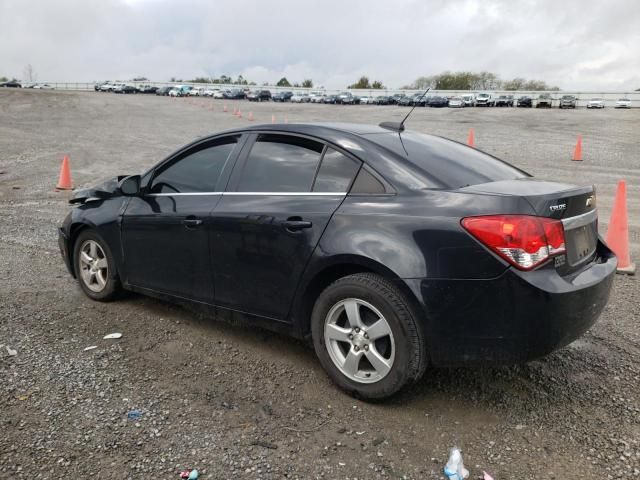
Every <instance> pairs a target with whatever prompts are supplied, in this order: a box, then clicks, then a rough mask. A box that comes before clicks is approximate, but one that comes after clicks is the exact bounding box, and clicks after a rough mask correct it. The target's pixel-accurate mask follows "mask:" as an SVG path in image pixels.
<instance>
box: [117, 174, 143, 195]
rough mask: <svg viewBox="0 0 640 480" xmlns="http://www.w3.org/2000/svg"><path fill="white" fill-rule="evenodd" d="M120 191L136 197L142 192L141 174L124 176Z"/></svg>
mask: <svg viewBox="0 0 640 480" xmlns="http://www.w3.org/2000/svg"><path fill="white" fill-rule="evenodd" d="M118 189H119V190H120V193H121V194H122V195H124V196H125V197H134V196H136V195H138V194H139V193H140V175H131V176H130V177H126V178H123V179H122V180H121V181H120V184H119V185H118Z"/></svg>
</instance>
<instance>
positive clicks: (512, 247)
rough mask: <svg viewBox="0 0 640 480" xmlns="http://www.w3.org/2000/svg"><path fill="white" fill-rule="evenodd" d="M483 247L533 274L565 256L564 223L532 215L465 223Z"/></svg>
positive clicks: (504, 216) (478, 219)
mask: <svg viewBox="0 0 640 480" xmlns="http://www.w3.org/2000/svg"><path fill="white" fill-rule="evenodd" d="M462 226H463V227H464V228H465V229H466V230H467V231H468V232H469V233H470V234H471V235H473V236H474V237H475V238H477V239H478V240H479V241H480V242H481V243H483V244H484V245H486V246H487V247H489V249H491V250H492V251H494V252H495V253H497V254H498V255H500V256H501V257H502V258H504V259H505V260H507V261H508V262H509V263H510V264H512V265H513V266H514V267H517V268H519V269H520V270H531V269H532V268H535V267H536V266H538V265H540V264H541V263H543V262H544V261H545V260H547V259H548V258H550V257H552V256H554V255H559V254H561V253H565V252H566V249H565V244H564V228H563V226H562V222H561V221H559V220H554V219H551V218H545V217H533V216H529V215H487V216H482V217H467V218H463V219H462Z"/></svg>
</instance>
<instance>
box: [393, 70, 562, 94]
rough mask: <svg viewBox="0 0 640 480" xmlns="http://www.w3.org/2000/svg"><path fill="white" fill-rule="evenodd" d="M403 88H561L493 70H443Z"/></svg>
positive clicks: (417, 79) (554, 89)
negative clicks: (505, 75) (497, 72)
mask: <svg viewBox="0 0 640 480" xmlns="http://www.w3.org/2000/svg"><path fill="white" fill-rule="evenodd" d="M402 88H403V89H415V90H426V89H427V88H432V89H434V90H549V91H551V90H553V91H558V90H560V88H559V87H556V86H551V85H548V84H547V82H545V81H543V80H527V79H526V78H522V77H516V78H514V79H511V80H502V79H500V77H499V76H498V75H497V74H495V73H492V72H448V71H447V72H442V73H439V74H437V75H431V76H427V77H418V78H416V79H415V80H414V81H413V83H411V84H409V85H405V86H404V87H402Z"/></svg>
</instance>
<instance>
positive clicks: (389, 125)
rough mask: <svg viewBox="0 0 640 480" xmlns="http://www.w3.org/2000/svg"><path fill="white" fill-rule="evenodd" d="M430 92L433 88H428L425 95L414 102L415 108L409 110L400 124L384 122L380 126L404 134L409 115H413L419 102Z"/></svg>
mask: <svg viewBox="0 0 640 480" xmlns="http://www.w3.org/2000/svg"><path fill="white" fill-rule="evenodd" d="M429 90H431V87H428V88H427V89H426V90H425V91H424V93H423V94H422V95H420V98H418V100H417V101H414V102H413V107H411V110H409V113H407V114H406V115H405V117H404V118H403V119H402V121H401V122H400V123H398V122H382V123H381V124H380V127H382V128H386V129H387V130H391V131H394V132H398V133H400V132H404V122H406V121H407V118H409V115H411V114H412V113H413V111H414V110H415V108H416V106H417V105H418V102H419V101H420V100H422V99H423V98H424V96H425V95H426V94H427V92H428V91H429Z"/></svg>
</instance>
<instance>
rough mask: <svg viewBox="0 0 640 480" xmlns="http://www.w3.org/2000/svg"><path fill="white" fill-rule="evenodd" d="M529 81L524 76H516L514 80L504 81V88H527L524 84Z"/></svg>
mask: <svg viewBox="0 0 640 480" xmlns="http://www.w3.org/2000/svg"><path fill="white" fill-rule="evenodd" d="M526 83H527V81H526V80H525V79H524V78H520V77H518V78H514V79H513V80H507V81H506V82H502V88H503V89H504V90H525V88H524V86H525V84H526Z"/></svg>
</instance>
